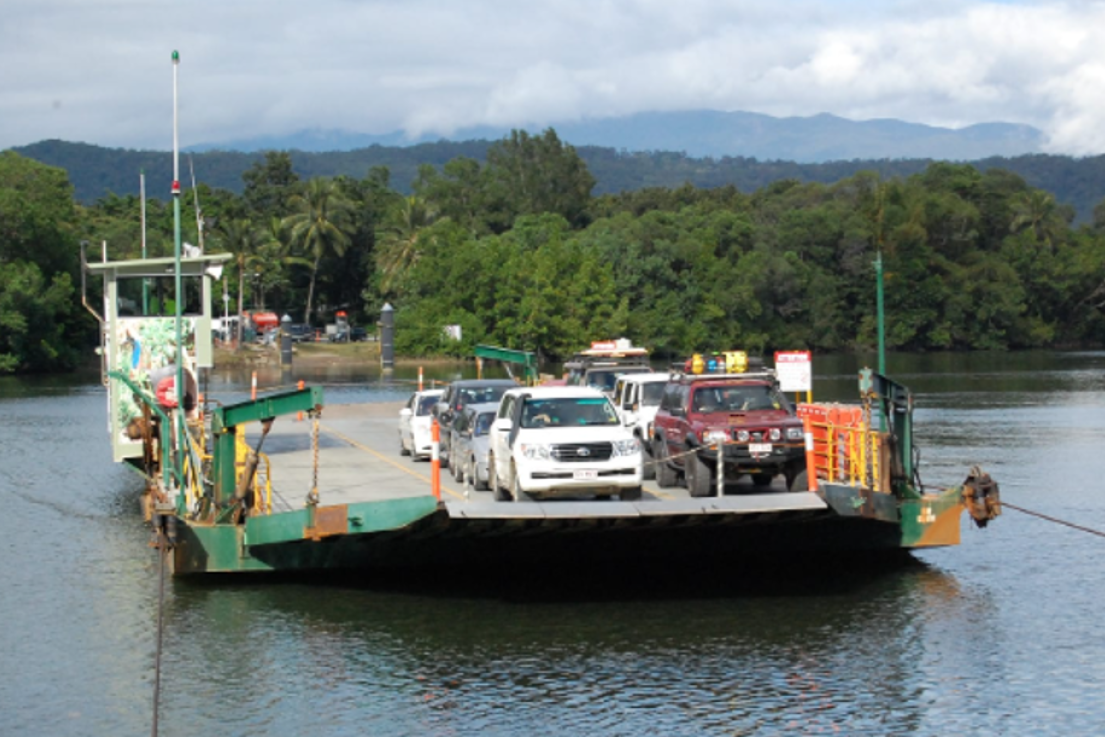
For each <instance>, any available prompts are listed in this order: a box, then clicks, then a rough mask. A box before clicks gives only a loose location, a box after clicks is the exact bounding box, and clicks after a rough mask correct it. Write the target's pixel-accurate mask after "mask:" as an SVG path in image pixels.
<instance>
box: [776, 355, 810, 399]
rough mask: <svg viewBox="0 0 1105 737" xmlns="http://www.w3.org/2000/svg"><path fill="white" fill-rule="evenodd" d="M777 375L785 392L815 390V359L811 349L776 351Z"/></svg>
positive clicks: (780, 386)
mask: <svg viewBox="0 0 1105 737" xmlns="http://www.w3.org/2000/svg"><path fill="white" fill-rule="evenodd" d="M775 375H776V376H777V377H779V388H780V389H781V390H783V391H785V392H810V391H813V361H812V360H811V358H810V352H809V351H776V353H775Z"/></svg>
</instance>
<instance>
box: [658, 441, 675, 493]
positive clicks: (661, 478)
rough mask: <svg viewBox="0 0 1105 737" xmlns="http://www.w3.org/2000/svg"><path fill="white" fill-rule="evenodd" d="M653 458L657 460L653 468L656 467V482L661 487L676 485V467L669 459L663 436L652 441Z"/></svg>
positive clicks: (667, 487) (668, 487)
mask: <svg viewBox="0 0 1105 737" xmlns="http://www.w3.org/2000/svg"><path fill="white" fill-rule="evenodd" d="M652 458H653V460H654V461H655V462H654V464H653V468H654V469H656V483H657V484H659V486H660V488H661V489H670V488H671V487H673V486H675V482H676V477H675V469H674V468H672V467H671V463H670V462H669V461H668V453H667V447H666V445H665V443H664V439H663V438H660V437H658V438H656V439H654V440H653V441H652Z"/></svg>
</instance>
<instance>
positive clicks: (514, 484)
mask: <svg viewBox="0 0 1105 737" xmlns="http://www.w3.org/2000/svg"><path fill="white" fill-rule="evenodd" d="M510 470H511V474H510V493H511V495H513V496H514V501H516V502H520V501H522V500H523V499H524V498H525V497H526V492H525V491H524V490H523V489H522V482H521V481H519V480H518V469H517V468H513V467H512V468H511V469H510Z"/></svg>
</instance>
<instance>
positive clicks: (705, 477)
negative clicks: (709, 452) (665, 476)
mask: <svg viewBox="0 0 1105 737" xmlns="http://www.w3.org/2000/svg"><path fill="white" fill-rule="evenodd" d="M686 466H687V491H689V492H690V494H691V496H695V497H703V496H710V494H712V493H713V492H714V488H713V484H712V483H711V481H712V478H711V476H712V474H711V473H710V467H709V466H708V465H706V461H704V460H702V458H700V457H699V454H698V453H691V454H690V455H689V456H687V460H686Z"/></svg>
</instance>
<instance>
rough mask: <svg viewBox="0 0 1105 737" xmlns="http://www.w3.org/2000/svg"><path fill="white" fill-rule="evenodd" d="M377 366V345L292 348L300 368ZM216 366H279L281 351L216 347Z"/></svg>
mask: <svg viewBox="0 0 1105 737" xmlns="http://www.w3.org/2000/svg"><path fill="white" fill-rule="evenodd" d="M458 363H463V361H461V360H460V359H456V358H399V357H396V359H395V364H396V365H397V366H403V365H414V364H418V365H422V366H436V365H451V364H458ZM379 364H380V344H379V343H376V342H369V341H366V342H360V343H296V344H295V345H293V346H292V365H293V366H299V367H302V368H315V367H320V366H362V365H374V366H379ZM215 365H216V366H218V367H219V368H241V367H250V366H279V365H280V349H279V347H277V346H262V345H256V344H246V345H243V346H241V347H240V348H237V349H234V348H223V347H218V346H216V347H215Z"/></svg>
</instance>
